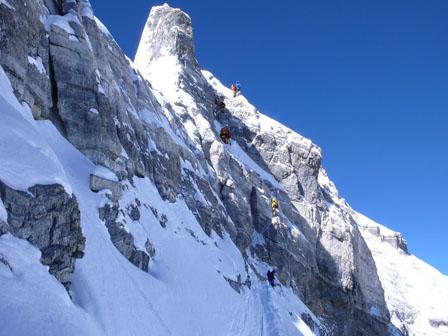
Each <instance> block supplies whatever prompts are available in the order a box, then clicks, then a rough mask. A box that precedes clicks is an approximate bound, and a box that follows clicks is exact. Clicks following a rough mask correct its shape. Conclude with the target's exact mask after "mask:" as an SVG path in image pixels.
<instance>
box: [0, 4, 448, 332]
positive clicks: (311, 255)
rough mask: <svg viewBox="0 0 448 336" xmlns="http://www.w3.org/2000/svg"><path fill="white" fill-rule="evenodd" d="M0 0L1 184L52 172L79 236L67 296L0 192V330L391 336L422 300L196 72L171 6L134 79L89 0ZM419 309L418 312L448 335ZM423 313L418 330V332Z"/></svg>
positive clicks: (326, 196)
mask: <svg viewBox="0 0 448 336" xmlns="http://www.w3.org/2000/svg"><path fill="white" fill-rule="evenodd" d="M8 1H9V2H8V3H9V4H10V6H4V5H3V4H2V5H0V15H1V16H2V20H3V19H4V22H5V24H4V25H3V26H2V34H0V41H1V42H2V46H5V48H3V47H2V49H1V50H0V54H1V56H2V57H1V58H0V64H2V66H3V68H0V71H3V69H4V70H5V73H6V74H7V75H8V78H9V80H8V78H6V76H4V75H3V72H0V75H1V76H0V87H1V88H2V90H1V92H0V102H1V104H2V105H0V113H1V114H0V117H1V121H2V122H3V121H5V123H4V124H1V123H0V128H1V131H2V132H1V134H0V137H1V140H4V141H2V142H1V143H0V158H1V159H3V160H4V162H8V163H9V164H8V165H4V166H2V167H1V168H0V173H1V175H0V180H1V181H2V182H3V183H6V184H8V183H9V185H10V186H11V187H14V188H17V189H20V190H23V191H25V193H24V195H28V196H29V197H33V194H32V192H30V191H29V190H30V189H28V188H29V187H32V186H33V185H34V184H46V185H48V184H54V183H57V184H61V185H63V186H64V188H65V190H66V192H67V193H73V195H74V196H76V203H77V205H78V207H79V213H80V222H81V225H82V231H83V235H84V236H85V238H86V246H85V249H84V256H83V258H82V259H79V260H77V261H76V264H75V267H74V271H73V269H69V271H70V273H71V272H73V275H72V276H71V284H70V283H68V284H67V288H69V293H70V295H71V298H72V300H70V296H69V294H67V291H65V290H64V287H63V286H62V285H60V283H59V282H57V281H56V280H55V279H54V278H53V277H52V276H51V275H50V274H49V273H48V272H46V268H45V267H43V266H42V265H41V264H39V259H41V261H42V257H41V256H40V253H39V251H38V250H36V249H35V248H34V247H32V246H31V245H30V244H29V243H28V242H26V241H24V240H20V239H18V238H17V237H13V236H12V235H11V234H9V233H6V234H3V233H4V231H3V230H6V231H5V232H9V231H8V230H9V227H11V226H12V225H15V222H14V221H12V218H16V217H17V215H19V217H20V215H21V214H16V213H15V211H16V206H17V205H20V204H17V202H19V203H20V199H18V200H14V199H12V200H11V198H8V203H5V205H3V201H4V200H5V197H4V195H1V190H0V196H1V197H0V334H1V335H3V334H17V335H34V334H35V335H41V334H48V335H57V334H60V330H61V329H62V328H63V329H64V334H67V335H75V334H76V335H79V334H82V335H101V334H104V335H147V334H151V335H181V336H183V335H185V336H190V335H223V336H224V335H241V336H252V335H288V336H289V335H291V336H292V335H298V336H300V335H306V336H310V335H324V336H330V335H331V336H342V335H343V336H352V335H356V336H359V335H363V336H367V335H368V336H374V335H377V336H383V335H386V334H390V335H397V336H399V335H405V332H404V329H402V330H403V332H400V331H399V330H398V329H397V328H395V327H394V326H393V325H392V324H390V325H389V322H390V321H389V311H390V312H391V313H392V318H393V320H392V322H393V323H394V324H395V326H396V327H399V328H401V327H402V325H401V324H400V323H399V321H398V320H397V318H400V319H402V318H403V315H402V314H404V313H406V314H407V312H410V311H412V312H414V311H417V309H416V308H415V307H417V306H418V300H417V299H415V300H412V305H409V306H405V305H403V304H402V302H403V301H404V300H405V299H404V297H405V296H404V295H407V294H406V293H405V292H403V293H405V294H403V296H400V297H397V296H394V294H395V293H396V291H395V287H394V286H392V287H390V283H387V281H389V280H388V276H387V275H384V272H383V268H384V267H386V268H387V267H391V265H390V264H387V263H386V262H385V260H384V258H382V256H381V257H380V260H378V253H377V251H376V250H375V246H373V247H372V246H370V249H369V248H368V247H367V245H366V244H365V241H364V239H363V238H362V236H361V233H360V231H359V230H358V224H359V226H360V227H362V224H363V221H364V219H363V218H361V217H360V215H358V214H356V213H355V212H354V211H353V210H352V209H351V208H350V207H349V206H348V204H347V203H346V202H345V201H344V200H343V199H341V197H340V196H339V194H338V193H337V190H336V188H335V186H334V185H333V183H332V182H331V181H330V180H329V178H328V176H327V175H326V173H325V171H324V170H323V168H322V167H321V155H322V154H321V151H320V149H319V148H318V147H317V146H316V145H314V144H313V143H312V142H311V141H310V140H308V139H305V138H303V137H301V136H300V135H299V134H297V133H295V132H293V131H292V130H290V129H288V128H287V127H285V126H283V125H281V124H279V123H277V122H275V121H274V120H272V119H270V118H269V117H267V116H264V115H263V114H261V113H259V112H258V111H257V110H256V108H255V107H254V106H253V105H251V104H250V103H249V102H248V101H247V100H246V99H245V98H244V96H239V97H236V98H233V97H232V95H231V93H230V91H229V90H228V89H227V88H226V87H225V86H224V85H222V84H221V83H220V82H219V80H218V79H216V78H214V77H213V75H212V74H210V73H209V72H207V71H202V70H201V69H200V67H199V64H198V63H197V60H196V58H195V55H194V43H193V38H192V27H191V21H190V19H189V17H188V16H187V15H186V14H185V13H183V12H182V11H181V10H179V9H173V8H171V7H169V6H168V5H164V6H159V7H155V8H154V9H153V10H152V12H151V15H150V17H149V20H148V23H147V25H146V28H145V31H144V33H143V36H142V43H141V44H140V46H139V52H138V54H137V57H136V62H135V67H136V68H138V69H140V71H141V74H142V75H143V76H144V77H145V78H146V79H147V80H148V81H149V82H150V84H148V83H147V82H146V81H145V80H143V78H142V76H141V75H140V73H138V72H137V71H136V70H135V69H134V68H133V65H132V62H129V60H128V59H127V58H126V57H125V55H124V54H123V53H122V52H121V50H120V49H119V47H118V46H117V45H116V43H115V41H114V40H113V38H112V36H111V35H110V33H109V32H108V31H107V29H106V28H105V27H104V25H103V24H102V23H101V22H100V21H99V20H98V19H97V18H95V17H94V15H93V12H92V9H91V7H90V4H89V2H88V1H87V0H62V1H45V2H43V1H36V2H31V3H30V2H28V3H26V4H24V3H23V2H21V1H18V0H8ZM12 11H13V13H12ZM12 14H13V15H12ZM25 21H26V22H27V23H28V24H27V25H23V24H21V22H25ZM18 32H19V33H18ZM36 36H38V37H39V38H36ZM5 37H6V38H5ZM18 37H20V38H18ZM9 81H11V82H9ZM11 86H12V87H11ZM13 90H14V93H13ZM14 95H16V96H17V97H19V99H20V102H21V103H19V102H18V101H17V99H16V98H15V96H14ZM217 96H224V97H225V98H226V104H227V109H226V111H218V110H217V108H216V104H215V98H216V97H217ZM22 102H23V103H22ZM28 106H29V107H28ZM33 117H34V118H33ZM34 119H37V120H34ZM50 120H51V121H50ZM224 125H227V126H229V127H231V128H232V131H233V133H234V141H233V143H232V145H230V146H224V145H223V144H222V142H221V141H220V139H219V130H220V128H221V127H222V126H224ZM6 141H7V142H6ZM12 141H13V142H12ZM12 143H13V144H16V146H20V150H17V147H14V146H13V145H12ZM22 148H23V149H22ZM25 150H26V156H25V157H23V158H22V157H21V155H22V153H25V152H24V151H25ZM20 173H21V175H22V176H21V175H20ZM18 177H20V178H18ZM92 190H96V191H98V192H93V191H92ZM273 195H275V196H277V197H278V198H279V199H280V202H281V207H280V210H281V211H280V212H281V213H280V215H279V216H278V217H275V218H272V216H271V213H270V209H269V206H268V204H269V202H270V197H272V196H273ZM1 200H3V201H1ZM14 202H16V203H14ZM75 210H76V209H75ZM30 212H31V213H36V216H37V218H38V219H39V218H40V217H39V216H42V213H41V212H42V209H40V208H39V207H37V208H31V209H30ZM74 213H75V214H76V211H74ZM64 215H65V214H64V213H62V214H59V213H57V212H56V213H55V214H54V216H56V217H58V218H59V217H63V216H64ZM14 216H16V217H14ZM75 217H76V216H75ZM75 219H76V218H75ZM53 220H54V218H53ZM5 222H6V223H5ZM36 223H39V220H36ZM8 225H9V227H8ZM38 227H39V226H38ZM30 230H32V231H31V233H33V230H35V231H38V229H37V228H33V227H32V228H31V229H30ZM27 233H28V231H27ZM1 234H3V235H1ZM363 234H364V236H365V237H366V240H367V242H368V243H369V245H370V237H368V236H367V234H366V233H363ZM23 238H26V239H28V237H27V236H24V237H23ZM386 238H387V237H386ZM390 242H391V243H394V240H391V241H390ZM395 242H396V246H398V247H403V246H404V245H403V244H405V243H404V241H403V240H395ZM390 249H391V250H390V251H389V252H390V253H391V255H393V253H396V254H397V255H399V254H398V252H395V250H393V249H392V247H391V248H390ZM380 250H382V249H380ZM371 252H372V253H373V257H372V253H371ZM374 258H375V261H374ZM397 258H398V257H397ZM400 258H401V256H400ZM400 258H398V259H397V260H396V264H398V263H399V262H401V259H400ZM148 261H149V263H148ZM375 262H376V265H377V266H375ZM381 263H384V265H382V264H381ZM394 263H395V261H394ZM396 264H395V265H396ZM417 264H419V263H417ZM417 266H418V267H424V266H422V265H417ZM377 267H378V273H379V275H380V278H378V275H377ZM272 268H277V271H278V272H277V279H276V282H277V284H278V285H277V286H276V287H275V288H271V287H270V286H269V285H268V283H267V281H266V277H265V275H266V272H267V270H269V269H272ZM396 276H397V277H403V274H402V273H401V272H400V273H399V274H397V275H396ZM435 278H436V277H434V279H435ZM437 281H439V280H437ZM440 281H441V280H440ZM408 284H409V288H415V291H416V292H419V293H420V286H419V285H418V284H417V283H416V282H415V281H414V280H411V279H410V280H409V283H408ZM442 285H443V284H442ZM36 287H37V288H38V290H36ZM383 287H384V289H385V291H386V297H384V293H383ZM417 288H418V290H417ZM440 288H443V287H439V285H438V284H436V285H434V290H440V291H441V295H440V296H441V297H443V290H442V289H440ZM412 291H413V290H412ZM411 294H412V293H411ZM400 295H401V294H400ZM412 295H413V294H412ZM385 299H386V301H387V306H386V301H385ZM400 300H401V301H400ZM29 302H31V303H33V304H31V305H30V304H28V303H29ZM37 302H38V304H37ZM304 302H306V304H305V303H304ZM410 302H411V301H410ZM445 304H446V301H444V300H440V301H438V305H442V306H443V305H445ZM425 307H430V305H427V306H426V305H425ZM309 308H311V309H309ZM429 309H430V308H428V309H426V308H425V309H422V310H423V311H424V314H423V315H422V316H427V319H431V320H433V323H432V324H433V326H434V328H436V327H437V326H438V327H437V331H440V330H442V331H444V329H443V328H445V327H444V325H445V324H444V323H445V322H444V321H445V320H446V319H445V317H444V316H443V315H442V316H438V315H434V314H432V313H431V314H430V313H429V312H428V310H429ZM17 311H21V312H24V313H23V314H21V315H20V314H17V313H16V312H17ZM313 312H314V313H315V314H316V316H318V318H319V319H320V321H319V320H318V319H317V318H316V316H315V315H314V314H313ZM415 315H417V313H415ZM406 316H408V315H406ZM415 319H416V321H417V318H415ZM424 323H426V322H425V320H423V322H422V320H418V323H417V322H416V323H415V325H418V326H421V328H424V329H415V331H413V332H415V333H416V335H417V334H418V332H419V331H421V332H426V333H428V334H430V330H432V329H427V327H428V325H427V323H426V324H424ZM407 325H408V329H409V330H413V329H412V328H411V327H412V325H411V323H408V324H407ZM419 328H420V327H419ZM428 328H430V327H428Z"/></svg>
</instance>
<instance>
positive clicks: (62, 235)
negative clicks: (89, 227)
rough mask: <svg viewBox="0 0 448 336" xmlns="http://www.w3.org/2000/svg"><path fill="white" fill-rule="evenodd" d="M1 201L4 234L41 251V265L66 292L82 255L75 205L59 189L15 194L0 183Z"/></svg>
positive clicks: (82, 241) (39, 188)
mask: <svg viewBox="0 0 448 336" xmlns="http://www.w3.org/2000/svg"><path fill="white" fill-rule="evenodd" d="M0 197H1V199H2V201H3V204H4V205H5V209H6V211H7V213H8V225H7V226H6V228H5V226H4V228H5V229H4V230H3V233H5V232H9V233H11V234H12V235H14V236H16V237H18V238H21V239H26V240H28V241H29V242H30V243H31V244H33V245H34V246H36V247H37V248H38V249H40V250H41V252H42V256H41V262H42V264H44V265H47V266H49V271H50V273H51V274H52V275H54V276H55V277H56V279H58V280H59V282H61V283H62V284H63V285H64V286H65V287H66V289H67V290H68V289H69V287H70V274H71V273H73V271H74V267H75V260H76V259H78V258H82V257H83V255H84V247H85V238H84V236H83V235H82V230H81V223H80V213H79V208H78V203H77V201H76V198H75V197H74V196H69V195H68V194H67V193H66V192H65V190H64V188H63V187H62V186H60V185H48V186H42V185H36V186H34V187H32V188H29V189H28V192H22V191H16V190H14V189H12V188H10V187H8V186H7V185H6V184H4V183H2V182H1V181H0Z"/></svg>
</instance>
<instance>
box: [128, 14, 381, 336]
mask: <svg viewBox="0 0 448 336" xmlns="http://www.w3.org/2000/svg"><path fill="white" fill-rule="evenodd" d="M180 43H184V45H183V46H179V44H180ZM193 45H194V43H193V36H192V28H191V20H190V19H189V17H188V16H187V15H186V14H185V13H183V12H181V11H179V10H177V9H172V8H171V7H169V6H167V5H164V6H161V7H157V8H156V9H153V10H152V11H151V14H150V16H149V19H148V21H147V23H146V26H145V30H144V32H143V36H142V41H141V43H140V46H139V50H138V51H137V55H136V60H135V63H136V65H137V66H138V68H139V69H140V71H141V72H142V74H143V75H144V76H145V77H146V78H147V79H148V80H149V81H150V82H151V83H152V84H153V86H154V87H156V88H158V89H159V90H161V91H162V92H168V99H169V100H170V102H171V103H172V104H173V106H174V112H175V113H176V114H177V115H178V116H179V117H180V118H183V119H184V120H186V119H188V120H189V121H190V122H191V123H193V124H194V125H195V127H194V132H192V133H190V138H192V139H193V140H194V141H196V143H197V146H198V147H199V146H200V147H201V148H202V149H203V151H204V155H205V158H207V160H208V162H209V164H210V165H211V166H212V167H213V168H214V171H215V173H216V175H217V178H218V180H219V182H220V188H219V193H220V195H221V200H222V202H223V204H224V206H225V208H226V210H227V213H228V214H229V216H230V217H231V218H232V221H233V222H234V223H235V224H236V228H237V238H236V243H237V245H238V246H240V248H241V249H242V250H244V249H246V248H247V247H249V246H251V245H252V247H251V250H252V253H254V254H255V255H256V256H257V257H258V258H260V259H262V260H265V261H266V262H268V263H269V264H271V265H273V266H275V267H276V268H278V269H279V274H280V278H281V279H282V282H283V283H284V284H285V285H290V286H292V287H293V288H294V289H295V290H296V292H297V294H298V295H300V296H301V297H303V299H304V300H305V302H306V303H307V304H308V305H309V306H311V307H312V310H313V311H314V312H317V314H318V315H319V316H321V317H322V318H323V319H327V321H328V325H329V327H330V328H332V329H333V330H334V332H335V333H336V334H338V335H351V334H353V333H354V332H360V333H362V332H363V333H368V334H370V335H384V334H386V333H387V324H388V320H389V314H388V311H387V307H386V304H385V301H384V294H383V291H382V288H381V283H380V282H379V279H378V277H376V278H375V276H373V277H372V274H373V275H374V274H376V269H375V263H374V262H373V259H372V256H371V254H370V252H369V250H368V248H367V246H366V244H365V243H364V242H363V239H362V237H361V235H360V233H359V231H358V229H357V225H356V222H355V221H354V220H353V219H352V218H351V217H350V214H349V213H348V211H346V210H345V209H343V208H341V207H339V209H338V210H337V217H339V219H338V220H339V221H340V223H333V222H332V221H334V216H331V215H330V211H331V210H330V209H331V207H336V206H337V205H336V204H330V205H327V204H328V203H330V202H331V203H335V202H334V201H333V200H331V199H330V200H326V199H325V197H324V191H323V190H322V186H321V184H320V183H319V180H318V177H319V175H321V174H324V173H323V172H322V171H321V169H320V168H321V160H322V155H321V151H320V149H319V148H318V147H317V146H315V145H314V144H313V143H312V142H311V141H309V140H307V139H304V138H302V137H300V136H298V135H297V134H295V133H294V132H292V131H291V130H288V129H287V128H285V127H284V126H282V125H280V124H277V123H275V122H273V121H272V120H269V119H268V118H266V117H264V116H262V115H260V114H259V113H258V111H257V110H256V109H255V108H254V107H253V106H252V105H250V104H249V103H248V102H247V101H245V99H244V98H242V97H237V98H232V96H231V94H230V92H228V91H226V89H224V88H223V87H222V85H221V84H220V83H219V82H218V81H217V80H216V79H215V78H214V77H213V76H212V75H211V74H209V73H207V72H202V71H201V69H200V68H199V66H198V65H197V64H198V63H197V61H196V60H195V59H194V47H193ZM173 58H174V61H173ZM170 62H172V63H170ZM162 64H163V65H165V67H164V71H165V72H166V69H173V70H172V73H169V74H166V76H170V78H173V83H172V86H171V87H170V86H169V85H167V84H166V83H165V82H164V83H159V82H158V81H157V78H158V77H159V73H158V72H159V67H160V66H161V65H162ZM167 64H169V65H170V66H167ZM176 88H181V90H182V91H180V90H176ZM216 97H224V98H225V100H226V109H225V110H224V111H222V110H221V109H219V108H218V107H217V106H216V105H215V100H216V99H215V98H216ZM216 121H218V122H219V124H220V125H225V126H228V127H230V128H231V129H232V133H233V138H234V140H235V141H236V142H237V143H238V145H239V147H241V149H242V150H244V151H245V152H246V153H247V154H246V155H248V156H249V157H250V159H246V160H253V161H254V162H256V163H257V164H258V166H259V167H260V170H259V171H251V170H248V169H247V167H246V166H245V165H244V161H240V160H241V157H239V159H240V160H237V159H236V157H238V155H237V153H235V152H232V150H228V149H227V148H226V147H225V145H223V144H222V143H221V142H220V141H219V137H218V135H219V127H217V126H216V124H215V123H216ZM264 172H269V173H272V174H273V175H274V177H275V180H274V179H269V178H266V176H265V174H264ZM277 181H278V182H280V184H279V183H278V182H277ZM272 195H276V196H277V197H278V198H279V200H280V203H281V205H282V206H281V210H282V216H281V219H280V221H281V222H282V223H283V225H277V226H276V227H275V226H274V225H273V224H272V223H271V215H270V211H269V210H267V209H266V204H269V200H270V198H271V197H272ZM325 201H326V202H325ZM298 210H300V213H299V211H298ZM291 226H295V227H297V228H298V230H299V232H300V233H301V234H297V235H295V236H292V235H291V232H290V227H291ZM254 235H261V236H262V237H263V238H264V240H265V243H264V244H262V245H258V244H256V245H255V246H253V244H252V241H253V237H254ZM367 274H371V276H370V278H371V279H369V277H368V276H367ZM372 310H375V312H377V314H371V311H372ZM330 321H331V322H330ZM359 321H362V322H359Z"/></svg>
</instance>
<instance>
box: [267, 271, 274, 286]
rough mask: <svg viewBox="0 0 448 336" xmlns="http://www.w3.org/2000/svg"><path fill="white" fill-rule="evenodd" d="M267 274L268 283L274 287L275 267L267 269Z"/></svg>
mask: <svg viewBox="0 0 448 336" xmlns="http://www.w3.org/2000/svg"><path fill="white" fill-rule="evenodd" d="M267 276H268V281H269V284H270V285H271V286H272V287H275V269H273V270H272V271H268V274H267Z"/></svg>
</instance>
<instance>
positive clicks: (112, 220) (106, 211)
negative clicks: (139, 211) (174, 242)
mask: <svg viewBox="0 0 448 336" xmlns="http://www.w3.org/2000/svg"><path fill="white" fill-rule="evenodd" d="M119 213H120V210H119V207H118V206H117V205H111V204H106V205H105V206H104V207H102V208H100V209H99V216H100V219H101V220H102V221H104V224H105V225H106V227H107V230H108V231H109V235H110V239H111V241H112V243H113V244H114V246H115V247H116V248H117V250H118V251H120V253H121V254H122V255H123V256H125V257H126V258H127V259H128V260H129V261H130V262H131V263H133V264H134V265H135V266H137V267H138V268H140V269H141V270H143V271H145V272H147V271H148V264H149V259H150V255H148V254H147V253H146V252H144V251H141V250H139V249H137V248H136V247H135V245H134V237H133V236H132V235H131V234H130V233H129V232H128V231H126V229H125V228H124V224H123V223H121V222H120V221H119V220H118V218H119ZM146 249H147V251H148V249H149V251H148V253H149V254H153V255H154V253H155V251H153V247H152V245H151V243H150V242H149V241H148V242H147V246H146Z"/></svg>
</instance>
